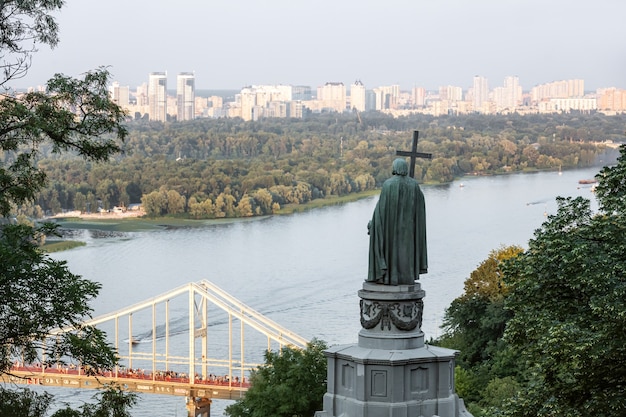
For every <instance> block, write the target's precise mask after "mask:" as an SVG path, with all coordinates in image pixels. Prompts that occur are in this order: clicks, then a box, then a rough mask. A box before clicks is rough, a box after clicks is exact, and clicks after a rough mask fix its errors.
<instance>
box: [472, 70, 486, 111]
mask: <svg viewBox="0 0 626 417" xmlns="http://www.w3.org/2000/svg"><path fill="white" fill-rule="evenodd" d="M488 102H489V81H488V80H487V79H486V78H485V77H481V76H479V75H476V76H474V85H473V101H472V104H473V105H474V111H476V112H479V113H488V111H485V110H486V107H487V106H488Z"/></svg>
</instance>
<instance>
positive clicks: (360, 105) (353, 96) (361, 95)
mask: <svg viewBox="0 0 626 417" xmlns="http://www.w3.org/2000/svg"><path fill="white" fill-rule="evenodd" d="M350 108H352V109H354V110H357V111H365V86H364V85H363V83H362V82H361V81H359V80H357V81H355V82H354V83H353V84H352V85H351V86H350Z"/></svg>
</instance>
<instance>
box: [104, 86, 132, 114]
mask: <svg viewBox="0 0 626 417" xmlns="http://www.w3.org/2000/svg"><path fill="white" fill-rule="evenodd" d="M109 93H110V94H111V100H113V101H114V102H115V103H116V104H117V105H118V106H120V107H122V108H124V109H128V106H129V104H130V87H129V86H127V85H126V86H121V85H120V83H119V82H117V81H114V82H113V85H112V86H111V87H110V88H109Z"/></svg>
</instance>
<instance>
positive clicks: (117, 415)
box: [0, 386, 137, 417]
mask: <svg viewBox="0 0 626 417" xmlns="http://www.w3.org/2000/svg"><path fill="white" fill-rule="evenodd" d="M53 400H54V398H53V396H52V395H50V394H48V393H46V392H44V393H41V394H39V393H37V392H35V391H32V390H30V389H28V388H19V389H16V390H8V389H6V388H5V387H3V386H0V416H7V417H8V416H11V417H44V416H46V415H47V412H48V409H49V408H50V406H51V405H52V403H53ZM93 400H94V402H93V403H86V404H83V405H82V406H80V409H73V408H71V407H69V406H66V407H64V408H62V409H60V410H58V411H56V412H54V413H53V414H52V417H130V413H129V409H130V408H131V407H132V406H133V405H135V404H136V403H137V395H136V394H134V393H132V392H124V391H122V390H121V388H120V387H117V386H107V387H105V388H104V389H103V390H101V391H99V392H98V393H96V394H95V395H94V396H93Z"/></svg>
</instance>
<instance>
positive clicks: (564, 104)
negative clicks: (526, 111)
mask: <svg viewBox="0 0 626 417" xmlns="http://www.w3.org/2000/svg"><path fill="white" fill-rule="evenodd" d="M538 107H539V112H540V113H567V112H569V111H571V110H579V111H582V112H588V111H592V110H596V109H597V108H598V106H597V101H596V99H595V98H582V97H577V98H550V99H547V100H543V101H541V102H539V105H538Z"/></svg>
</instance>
